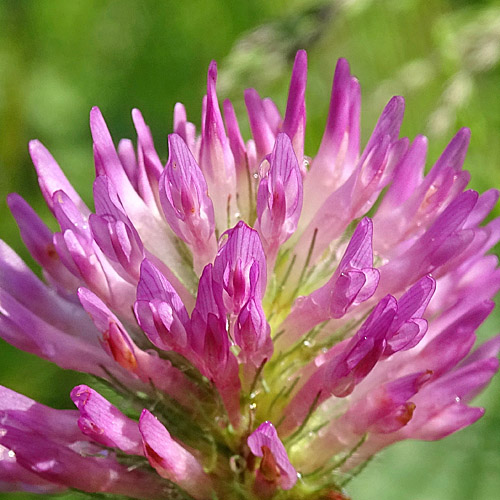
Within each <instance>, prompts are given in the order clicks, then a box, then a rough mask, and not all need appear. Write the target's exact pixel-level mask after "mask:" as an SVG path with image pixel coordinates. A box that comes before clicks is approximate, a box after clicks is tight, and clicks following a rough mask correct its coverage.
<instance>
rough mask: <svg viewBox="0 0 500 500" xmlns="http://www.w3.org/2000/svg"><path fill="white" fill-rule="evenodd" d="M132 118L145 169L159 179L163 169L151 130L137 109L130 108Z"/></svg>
mask: <svg viewBox="0 0 500 500" xmlns="http://www.w3.org/2000/svg"><path fill="white" fill-rule="evenodd" d="M132 119H133V120H134V125H135V129H136V130H137V136H138V138H139V147H140V148H141V150H142V153H143V155H144V165H145V167H146V171H147V172H148V173H149V174H150V175H151V176H152V177H153V178H154V179H156V180H158V179H159V177H160V175H161V172H162V170H163V165H162V163H161V161H160V158H159V157H158V153H157V152H156V149H155V145H154V142H153V136H152V135H151V130H150V129H149V127H148V126H147V125H146V122H145V121H144V118H143V117H142V113H141V112H140V111H139V110H138V109H133V110H132Z"/></svg>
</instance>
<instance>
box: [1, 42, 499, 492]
mask: <svg viewBox="0 0 500 500" xmlns="http://www.w3.org/2000/svg"><path fill="white" fill-rule="evenodd" d="M306 78H307V58H306V53H305V52H304V51H299V52H298V53H297V56H296V59H295V64H294V68H293V72H292V78H291V84H290V92H289V97H288V102H287V105H286V110H285V113H284V116H282V114H281V113H280V112H279V111H278V107H277V106H276V105H275V104H274V103H273V102H272V101H271V100H270V99H267V98H265V99H262V98H261V97H260V96H259V94H258V93H257V91H255V90H253V89H250V90H247V91H246V92H245V103H246V106H247V110H248V118H249V122H250V129H251V133H252V138H251V139H249V140H248V141H246V142H245V141H244V140H243V138H242V135H241V133H240V129H239V125H238V121H237V119H236V115H235V112H234V109H233V106H232V104H231V103H230V102H229V101H225V102H224V103H223V105H222V110H223V114H222V113H221V106H220V105H219V102H218V97H217V93H216V81H217V67H216V64H215V63H211V64H210V67H209V69H208V84H207V95H206V97H205V99H204V101H203V113H202V118H201V131H200V133H199V134H197V132H196V127H195V125H193V123H191V122H188V121H187V117H186V110H185V108H184V107H183V106H182V104H177V105H176V106H175V109H174V124H173V133H172V134H171V135H169V137H168V151H169V152H168V159H167V161H166V164H165V165H164V162H162V160H161V159H160V158H159V156H158V154H157V153H156V150H155V147H154V144H153V138H152V135H151V132H150V130H149V128H148V126H147V125H146V123H145V121H144V119H143V117H142V115H141V113H140V112H139V111H138V110H134V111H133V112H132V118H133V121H134V124H135V128H136V130H137V144H136V146H134V144H133V143H132V142H131V141H129V140H122V141H120V142H119V143H118V146H117V148H116V147H115V144H114V142H113V140H112V138H111V135H110V133H109V131H108V128H107V126H106V124H105V122H104V119H103V117H102V115H101V112H100V111H99V109H97V108H94V109H92V111H91V115H90V127H91V131H92V137H93V141H94V159H95V171H96V177H95V180H94V184H93V194H94V208H93V209H92V210H91V209H90V208H88V207H87V206H86V204H85V203H84V202H83V201H82V199H81V198H80V196H79V195H78V193H77V192H76V191H75V189H74V188H73V187H72V186H71V184H70V183H69V182H68V180H67V179H66V177H65V176H64V174H63V172H62V170H61V169H60V168H59V166H58V165H57V163H56V161H55V160H54V159H53V157H52V156H51V155H50V153H49V152H48V151H47V149H45V147H44V146H43V145H42V144H41V143H40V142H38V141H33V142H31V143H30V148H29V150H30V154H31V157H32V159H33V163H34V165H35V168H36V171H37V174H38V179H39V184H40V188H41V191H42V194H43V196H44V198H45V201H46V202H47V205H48V207H49V208H50V210H51V212H52V214H53V215H54V217H55V219H56V220H57V222H58V224H59V226H60V230H58V231H56V232H52V231H51V230H50V229H49V228H48V227H47V226H46V225H45V224H44V222H43V221H42V220H41V219H40V218H39V217H38V215H37V214H36V213H35V212H34V211H33V209H32V208H31V207H30V206H29V205H28V204H27V202H25V201H24V200H23V199H22V198H21V197H20V196H19V195H17V194H12V195H10V196H9V198H8V203H9V206H10V209H11V211H12V213H13V215H14V217H15V219H16V221H17V223H18V225H19V228H20V232H21V236H22V239H23V240H24V243H25V244H26V246H27V247H28V249H29V251H30V253H31V255H32V256H33V258H34V259H35V260H36V261H37V262H38V264H40V266H41V267H42V269H43V279H39V278H38V277H37V276H36V275H35V274H34V273H33V272H32V271H30V270H29V268H28V267H27V266H26V265H25V264H24V263H23V262H22V260H21V259H20V258H19V257H18V256H17V255H16V254H15V253H14V252H13V250H11V249H10V248H9V247H8V246H7V245H6V244H5V243H1V245H0V270H1V272H0V313H1V314H0V335H1V336H2V337H3V338H4V339H5V340H6V341H8V342H10V343H11V344H13V345H14V346H16V347H18V348H20V349H23V350H25V351H28V352H31V353H34V354H36V355H38V356H40V357H42V358H44V359H48V360H50V361H53V362H54V363H56V364H58V365H59V366H60V367H62V368H64V369H72V370H78V371H81V372H86V373H88V374H90V375H91V376H93V377H94V379H95V384H96V385H95V386H94V387H96V388H97V389H98V390H96V389H95V388H92V387H90V386H87V385H80V386H78V387H75V388H74V389H73V391H72V392H71V399H72V400H73V402H74V404H75V406H76V409H73V410H55V409H52V408H48V407H46V406H44V405H42V404H39V403H37V402H35V401H32V400H30V399H29V398H27V397H25V396H22V395H20V394H17V393H15V392H13V391H12V390H10V389H7V388H4V387H2V388H0V413H1V419H0V488H3V489H10V490H12V489H20V490H27V491H36V492H39V493H55V492H60V491H64V490H65V489H67V488H73V489H76V490H80V491H82V492H88V493H95V492H102V493H109V494H115V495H126V496H127V497H130V498H139V499H168V498H182V499H196V500H205V499H207V500H208V499H214V498H218V499H223V498H241V499H257V498H269V499H271V498H278V497H279V498H282V499H286V498H290V499H308V498H310V499H313V498H314V499H321V498H325V499H326V498H330V499H331V498H339V499H340V498H346V497H345V496H344V495H345V492H344V490H343V487H344V485H345V484H346V483H347V481H348V480H349V479H350V478H351V477H353V476H354V475H355V474H356V473H357V472H358V471H359V470H360V469H361V468H362V467H363V466H364V465H365V463H366V462H367V460H368V459H369V458H370V457H372V456H373V455H374V454H375V453H377V452H378V451H379V450H381V449H383V448H385V447H386V446H388V445H390V444H392V443H395V442H397V441H401V440H404V439H424V440H435V439H440V438H443V437H445V436H447V435H449V434H451V433H453V432H455V431H458V430H459V429H462V428H463V427H466V426H468V425H470V424H472V423H473V422H475V421H476V420H477V419H478V418H480V417H481V416H482V414H483V409H482V408H476V407H473V406H469V404H468V403H469V401H470V400H471V398H473V397H474V396H475V395H476V394H477V393H478V392H479V391H480V390H481V389H483V388H484V387H485V386H486V385H487V384H488V382H489V381H490V379H491V377H492V376H493V375H494V373H495V372H496V371H497V368H498V361H497V353H498V351H499V349H500V337H494V338H492V339H490V340H489V341H487V342H486V343H483V344H482V345H480V346H479V347H474V344H475V341H476V336H475V331H476V329H477V328H478V327H479V325H480V324H481V323H482V322H483V321H484V319H485V318H486V317H487V316H488V314H489V313H490V312H491V310H492V308H493V303H492V301H491V298H492V297H493V296H494V294H495V293H496V292H497V291H498V290H499V289H500V274H499V272H500V271H499V270H498V268H497V259H496V258H495V257H494V256H492V255H488V254H487V252H488V250H490V249H491V248H492V246H493V245H494V244H495V243H496V242H497V241H498V240H499V238H500V223H499V220H498V219H496V220H492V221H491V222H489V223H487V224H483V223H482V221H483V220H484V219H485V217H486V216H487V215H488V213H489V212H490V211H491V209H492V208H493V206H494V204H495V202H496V201H497V199H498V192H497V191H495V190H490V191H487V192H486V193H484V194H482V195H478V194H477V193H476V192H474V191H472V190H466V185H467V183H468V181H469V175H468V173H467V172H465V171H463V170H462V164H463V162H464V158H465V153H466V150H467V146H468V142H469V131H468V130H467V129H462V130H460V131H459V132H458V133H457V135H456V136H455V137H454V138H453V139H452V140H451V142H450V143H449V145H448V146H447V147H446V149H445V150H444V152H443V153H442V155H441V156H440V158H439V159H438V160H437V162H436V163H435V164H434V165H433V166H432V167H431V168H430V170H429V171H428V172H427V173H424V166H425V158H426V149H427V140H426V138H425V137H423V136H418V137H416V138H415V139H414V140H413V141H412V142H411V141H410V140H408V139H407V138H400V137H399V130H400V126H401V122H402V119H403V111H404V101H403V99H402V98H401V97H394V98H393V99H391V100H390V101H389V103H388V104H387V106H386V107H385V109H384V110H383V112H382V114H381V116H380V119H379V120H378V122H377V124H376V126H375V129H374V131H373V133H372V135H371V137H370V139H369V140H368V143H367V144H366V145H365V146H364V148H362V149H361V148H360V130H359V122H360V89H359V84H358V81H357V80H356V78H354V77H353V76H352V75H351V73H350V69H349V65H348V63H347V62H346V61H345V60H343V59H341V60H339V62H338V63H337V67H336V70H335V76H334V81H333V89H332V94H331V101H330V109H329V112H328V118H327V123H326V128H325V132H324V135H323V139H322V141H321V145H320V147H319V150H318V151H317V154H316V155H315V156H314V158H309V157H306V156H305V155H304V134H305V129H306V107H305V88H306ZM89 380H90V379H89ZM103 383H104V384H106V385H107V386H109V387H112V388H113V392H110V391H109V390H108V391H107V392H106V397H104V396H103V395H101V394H100V392H99V391H100V390H102V388H103ZM90 385H94V384H93V383H90Z"/></svg>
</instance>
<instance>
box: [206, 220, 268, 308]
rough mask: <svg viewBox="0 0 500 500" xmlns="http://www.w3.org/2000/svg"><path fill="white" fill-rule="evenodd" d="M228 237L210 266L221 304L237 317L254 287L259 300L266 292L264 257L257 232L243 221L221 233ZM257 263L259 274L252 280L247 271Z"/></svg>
mask: <svg viewBox="0 0 500 500" xmlns="http://www.w3.org/2000/svg"><path fill="white" fill-rule="evenodd" d="M223 236H224V237H227V240H226V241H225V243H223V244H222V246H221V247H220V249H219V252H218V253H217V256H216V258H215V261H214V266H213V280H214V282H216V283H217V284H218V285H219V286H220V287H222V289H223V297H224V304H225V307H226V308H227V310H228V311H229V312H231V313H234V314H238V313H239V311H240V310H241V307H242V306H243V305H244V304H245V302H246V301H247V300H248V298H249V296H250V292H251V290H252V288H253V287H256V292H255V293H256V295H257V296H258V297H262V296H263V295H264V292H265V290H266V283H267V272H266V257H265V254H264V249H263V248H262V243H261V241H260V238H259V235H258V233H257V231H255V230H254V229H251V228H250V227H248V226H247V225H246V224H245V223H244V222H243V221H240V222H238V224H237V225H236V226H235V227H234V228H233V229H229V230H228V231H226V233H224V235H223ZM254 263H256V264H257V267H258V271H259V272H258V273H256V274H255V279H254V280H252V279H251V274H250V269H251V268H252V266H253V264H254Z"/></svg>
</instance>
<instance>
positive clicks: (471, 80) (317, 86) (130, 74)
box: [0, 0, 500, 500]
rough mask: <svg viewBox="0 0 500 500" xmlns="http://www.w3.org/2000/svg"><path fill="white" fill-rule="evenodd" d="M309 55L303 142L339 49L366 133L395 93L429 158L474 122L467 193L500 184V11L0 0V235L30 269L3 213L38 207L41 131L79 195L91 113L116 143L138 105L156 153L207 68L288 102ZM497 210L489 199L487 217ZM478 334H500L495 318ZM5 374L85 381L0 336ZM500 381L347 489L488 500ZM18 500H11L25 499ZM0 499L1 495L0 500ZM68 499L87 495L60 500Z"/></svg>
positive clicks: (194, 115)
mask: <svg viewBox="0 0 500 500" xmlns="http://www.w3.org/2000/svg"><path fill="white" fill-rule="evenodd" d="M298 48H306V49H307V50H308V53H309V66H310V71H309V83H308V91H307V98H308V136H307V144H306V151H309V152H310V153H311V155H314V154H315V152H316V148H317V146H318V144H319V141H320V139H321V134H322V131H323V127H324V124H325V119H326V113H327V108H328V102H329V94H330V87H331V79H332V75H333V69H334V65H335V61H336V59H337V58H338V57H341V56H343V57H347V58H348V60H349V61H350V63H351V67H352V70H353V73H354V74H355V75H357V76H358V78H359V79H360V81H361V83H362V89H363V111H362V112H363V119H362V124H363V126H364V127H366V129H365V130H364V137H365V138H366V137H367V136H368V134H369V132H370V127H372V126H373V125H374V124H375V121H376V119H377V116H378V114H379V113H380V111H381V109H382V107H383V105H384V104H385V102H386V101H387V100H388V99H389V98H390V97H391V96H392V95H394V94H401V95H404V96H405V97H406V101H407V111H406V117H405V122H404V126H403V133H404V134H406V135H408V136H409V137H413V136H415V134H417V133H425V134H426V135H428V136H429V144H430V152H429V164H430V162H432V161H434V160H435V159H436V158H437V156H438V154H439V152H440V151H442V149H443V148H444V146H445V145H446V143H447V141H448V140H449V139H450V138H451V136H452V135H453V134H454V132H455V131H456V130H457V129H458V128H459V127H462V126H468V127H470V128H471V129H472V142H471V147H470V150H469V154H468V158H467V161H466V168H467V169H468V170H471V171H472V187H473V188H475V189H477V190H479V191H484V190H485V189H487V188H489V187H491V186H495V187H500V98H499V89H500V63H499V60H500V6H499V5H498V2H495V1H486V0H484V1H475V2H471V1H465V0H462V1H456V0H455V1H452V0H399V1H397V2H395V1H391V0H328V1H327V0H322V1H318V0H273V1H269V0H252V1H242V2H236V1H234V0H189V1H186V2H175V1H173V0H172V1H170V0H167V1H157V2H144V1H141V0H86V1H85V2H76V1H67V0H51V1H50V2H48V1H46V2H41V1H29V0H2V2H0V200H1V202H0V220H1V223H2V238H3V239H5V240H6V241H7V242H8V243H9V244H11V245H12V246H13V247H14V248H15V249H16V250H17V251H18V252H19V253H20V254H21V255H22V256H23V257H24V258H26V259H27V261H28V262H29V263H30V264H32V261H31V260H30V258H29V256H28V255H27V253H26V251H25V250H24V248H23V246H22V244H21V242H20V238H19V236H18V233H17V229H16V227H15V225H14V222H13V220H12V218H11V217H10V214H9V213H8V210H7V208H6V204H5V202H4V201H3V200H5V196H6V194H7V193H9V192H11V191H17V192H20V193H21V194H22V195H23V196H24V197H26V198H27V199H28V200H29V201H30V202H31V203H32V204H33V205H34V206H35V208H36V209H37V211H39V212H41V213H45V214H47V209H45V208H44V205H43V202H42V200H41V196H40V194H39V193H38V191H37V183H36V177H35V175H34V173H33V169H32V166H31V162H30V160H29V156H28V153H27V142H28V140H29V139H32V138H38V139H40V140H41V141H42V142H43V143H44V144H45V145H46V146H47V147H48V148H49V149H50V150H51V152H52V153H53V155H54V156H55V158H56V159H57V160H58V162H59V163H60V165H61V166H62V167H63V169H64V170H65V172H66V173H67V175H68V177H69V178H70V180H71V181H72V182H73V183H74V184H75V185H76V187H77V189H78V190H79V191H80V192H81V193H82V194H83V196H84V198H85V199H86V200H87V201H89V200H90V192H91V178H92V175H93V160H92V147H91V140H90V133H89V131H88V112H89V110H90V108H91V107H92V106H94V105H98V106H99V107H100V108H101V110H102V111H103V114H104V116H105V117H106V120H107V122H108V125H109V127H110V129H111V131H112V134H113V135H114V137H115V139H118V138H121V137H131V138H134V132H133V127H132V122H131V119H130V114H129V112H130V110H131V109H132V107H138V108H140V109H141V110H142V112H143V114H144V116H145V119H146V121H147V122H148V124H149V125H150V127H151V129H152V131H153V134H154V137H155V141H156V146H157V149H158V150H159V153H160V155H161V156H162V157H163V158H164V159H166V156H167V148H166V135H167V133H168V132H169V131H170V130H171V126H172V125H171V123H172V118H171V116H172V110H173V106H174V104H175V102H177V101H181V102H183V103H184V104H185V105H186V107H187V110H188V113H189V118H190V119H191V120H192V121H194V122H195V123H197V124H199V122H200V113H201V109H200V103H201V97H202V95H203V93H204V88H205V78H206V69H207V67H208V63H209V61H210V60H211V59H216V60H217V61H218V63H219V69H220V78H219V94H220V98H225V97H230V98H231V99H233V101H234V104H235V107H236V109H237V110H238V111H239V112H240V113H243V112H244V106H243V98H242V97H243V88H244V86H249V85H250V86H254V87H255V88H257V89H258V90H259V92H260V94H261V95H270V96H271V97H273V98H274V99H275V100H276V102H278V103H280V104H281V106H282V110H283V109H284V106H285V102H286V93H287V84H288V78H289V73H290V69H291V62H292V60H293V57H294V54H295V51H296V50H297V49H298ZM499 214H500V210H499V208H498V207H497V210H496V215H499ZM484 328H486V329H489V330H490V331H491V330H493V331H500V315H499V313H498V312H497V313H496V315H495V316H494V317H493V318H492V319H490V321H489V322H488V324H487V325H485V327H484ZM0 346H1V351H0V383H2V384H4V385H8V386H10V387H12V388H13V389H16V390H18V391H20V392H23V393H25V394H27V395H29V396H31V397H34V398H36V399H39V400H41V401H43V402H44V403H46V404H49V405H53V406H56V407H70V406H71V402H70V401H69V398H68V397H64V398H62V397H63V395H65V394H69V390H70V389H71V388H72V387H73V386H74V385H75V384H76V383H80V382H82V380H83V377H82V376H81V375H80V374H73V373H70V372H62V371H61V370H59V369H57V368H56V367H52V366H51V365H49V364H48V363H45V362H43V361H41V360H38V359H36V358H34V357H33V356H30V355H26V354H23V353H18V352H17V351H15V350H14V349H12V348H11V347H10V346H7V345H6V344H5V343H2V344H0ZM499 389H500V381H499V380H496V381H495V382H494V383H493V386H492V387H490V388H489V390H488V391H487V394H486V395H484V396H482V397H481V398H480V399H479V401H478V403H479V404H484V405H485V406H486V407H487V409H488V411H487V414H486V416H485V417H484V418H483V419H482V420H481V421H480V422H479V423H478V424H476V425H475V426H473V427H472V428H470V429H467V430H465V431H464V432H461V433H459V434H458V435H456V436H453V437H451V438H449V439H447V440H445V441H442V442H440V443H434V444H429V443H402V444H400V445H396V446H395V447H394V448H392V449H391V450H389V451H388V452H386V453H383V454H382V455H381V456H380V457H377V458H376V459H375V460H374V462H373V463H372V464H370V466H369V467H368V468H367V470H366V471H364V472H363V474H362V476H361V477H360V478H359V480H358V479H355V480H354V481H353V482H352V483H351V484H350V485H349V486H350V490H351V492H352V494H353V498H355V499H356V500H371V499H374V498H380V499H384V500H393V499H394V500H395V499H405V500H424V499H425V500H451V499H453V500H462V499H463V500H465V499H471V498H473V499H474V500H492V499H494V498H497V497H498V491H500V397H499V396H498V394H499V393H500V391H499ZM27 497H28V495H27V494H21V495H20V496H19V495H15V494H12V498H18V499H19V498H27ZM3 498H11V497H10V495H4V496H3ZM64 498H68V499H69V498H82V497H81V496H79V495H72V494H71V495H65V496H64Z"/></svg>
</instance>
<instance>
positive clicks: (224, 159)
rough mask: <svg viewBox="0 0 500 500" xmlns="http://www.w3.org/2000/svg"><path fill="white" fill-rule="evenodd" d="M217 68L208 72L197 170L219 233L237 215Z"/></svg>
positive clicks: (230, 154) (210, 68) (234, 186)
mask: <svg viewBox="0 0 500 500" xmlns="http://www.w3.org/2000/svg"><path fill="white" fill-rule="evenodd" d="M216 81H217V64H216V63H215V62H214V61H212V63H211V64H210V67H209V68H208V77H207V101H206V109H205V112H204V113H203V117H204V118H203V124H202V125H203V127H202V129H203V130H202V137H201V147H200V167H201V169H202V171H203V173H204V175H205V178H206V181H207V184H208V192H209V195H210V197H211V199H212V202H213V203H214V210H215V220H216V225H217V227H218V229H219V231H221V232H222V230H223V228H225V227H227V220H228V218H229V219H230V220H231V221H232V220H233V219H234V218H235V214H236V211H237V210H236V170H235V165H234V157H233V153H232V152H231V147H230V145H229V141H228V139H227V136H226V131H225V129H224V123H223V121H222V115H221V112H220V109H219V102H218V100H217V93H216V90H215V85H216Z"/></svg>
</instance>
